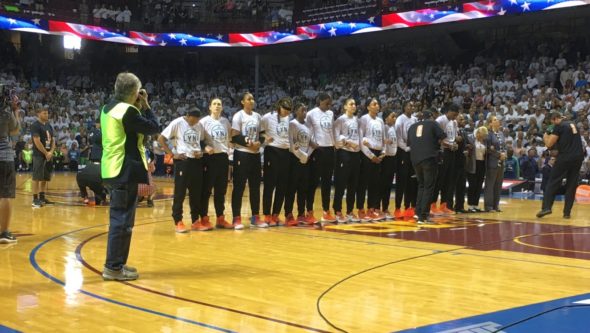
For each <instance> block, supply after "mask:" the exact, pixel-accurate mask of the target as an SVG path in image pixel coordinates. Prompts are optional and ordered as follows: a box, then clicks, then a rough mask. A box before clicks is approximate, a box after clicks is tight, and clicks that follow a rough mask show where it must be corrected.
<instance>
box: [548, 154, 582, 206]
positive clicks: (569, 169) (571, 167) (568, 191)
mask: <svg viewBox="0 0 590 333" xmlns="http://www.w3.org/2000/svg"><path fill="white" fill-rule="evenodd" d="M583 161H584V158H583V157H581V158H573V159H564V158H563V157H560V156H557V161H555V165H554V166H553V169H551V174H550V176H549V182H548V183H547V187H546V188H545V193H544V194H543V209H549V210H551V208H552V207H553V202H554V201H555V195H556V194H557V192H558V190H559V188H560V187H561V181H562V180H563V179H564V178H565V180H566V181H565V204H564V207H563V215H570V214H571V212H572V207H573V205H574V198H575V196H576V188H577V187H578V180H579V178H580V168H581V167H582V162H583Z"/></svg>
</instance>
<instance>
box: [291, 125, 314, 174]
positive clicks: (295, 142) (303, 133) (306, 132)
mask: <svg viewBox="0 0 590 333" xmlns="http://www.w3.org/2000/svg"><path fill="white" fill-rule="evenodd" d="M311 139H312V133H311V130H310V129H309V127H308V126H307V124H302V123H300V122H299V121H297V119H293V120H291V122H290V123H289V145H290V148H289V150H290V151H291V153H293V154H294V155H295V156H297V158H299V161H300V162H301V163H302V164H306V163H307V160H308V158H309V156H310V155H311V153H312V152H313V148H311V147H310V146H309V142H310V141H311ZM295 147H297V148H298V149H295Z"/></svg>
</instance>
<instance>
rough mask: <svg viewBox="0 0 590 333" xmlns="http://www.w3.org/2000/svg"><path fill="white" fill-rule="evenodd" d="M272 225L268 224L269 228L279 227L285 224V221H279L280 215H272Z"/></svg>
mask: <svg viewBox="0 0 590 333" xmlns="http://www.w3.org/2000/svg"><path fill="white" fill-rule="evenodd" d="M270 221H271V223H272V224H270V223H269V224H268V226H269V227H278V226H280V225H281V224H283V221H281V219H279V215H278V214H272V216H271V219H270Z"/></svg>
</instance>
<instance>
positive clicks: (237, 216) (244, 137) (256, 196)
mask: <svg viewBox="0 0 590 333" xmlns="http://www.w3.org/2000/svg"><path fill="white" fill-rule="evenodd" d="M241 103H242V106H243V109H242V110H240V111H238V112H237V113H236V114H235V115H234V116H233V118H232V142H233V143H234V144H235V145H236V149H235V151H234V174H233V180H234V189H233V191H232V196H231V205H232V213H233V224H234V228H235V229H238V230H239V229H243V228H244V227H243V225H242V217H241V215H242V196H243V195H244V189H245V187H246V181H248V187H249V189H250V210H251V212H252V218H251V220H250V226H252V227H253V226H256V227H259V228H267V227H268V224H267V223H266V222H264V221H263V220H261V219H260V215H259V213H260V181H261V179H260V178H261V173H262V170H261V163H260V146H261V145H262V144H263V143H264V139H265V138H264V136H261V135H260V121H261V119H262V117H261V116H260V114H258V113H257V112H254V105H255V103H256V102H255V100H254V96H253V95H252V94H251V93H248V92H247V93H245V94H244V95H243V97H242V101H241Z"/></svg>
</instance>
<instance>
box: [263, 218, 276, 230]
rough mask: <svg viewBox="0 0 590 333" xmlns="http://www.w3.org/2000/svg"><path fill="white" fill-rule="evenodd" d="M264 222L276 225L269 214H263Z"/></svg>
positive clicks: (272, 225) (270, 225) (271, 225)
mask: <svg viewBox="0 0 590 333" xmlns="http://www.w3.org/2000/svg"><path fill="white" fill-rule="evenodd" d="M264 223H266V224H267V225H268V226H269V227H276V225H275V224H274V222H273V220H272V216H271V215H264Z"/></svg>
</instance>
